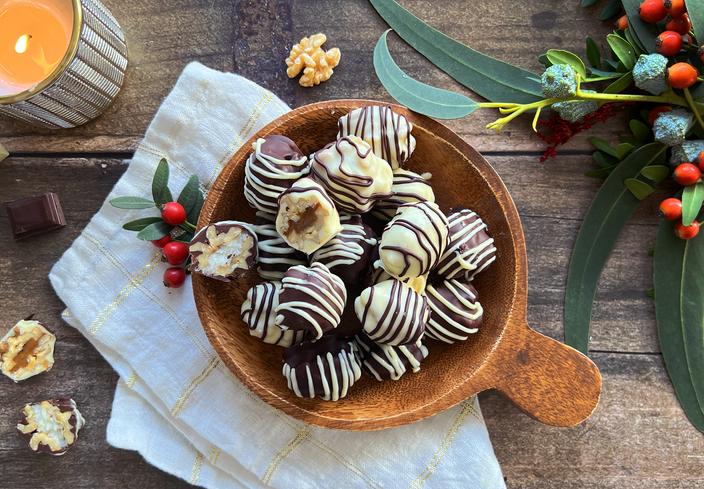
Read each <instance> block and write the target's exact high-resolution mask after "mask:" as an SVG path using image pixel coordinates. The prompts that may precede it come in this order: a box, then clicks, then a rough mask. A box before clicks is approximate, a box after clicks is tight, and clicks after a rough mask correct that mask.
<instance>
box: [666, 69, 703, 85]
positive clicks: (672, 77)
mask: <svg viewBox="0 0 704 489" xmlns="http://www.w3.org/2000/svg"><path fill="white" fill-rule="evenodd" d="M698 76H699V72H698V71H697V69H696V68H695V67H694V66H692V65H690V64H689V63H675V64H674V65H672V66H670V67H669V68H668V69H667V83H669V84H670V86H671V87H672V88H689V87H691V86H692V85H694V84H695V83H697V77H698Z"/></svg>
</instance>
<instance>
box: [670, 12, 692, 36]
mask: <svg viewBox="0 0 704 489" xmlns="http://www.w3.org/2000/svg"><path fill="white" fill-rule="evenodd" d="M665 29H667V30H668V31H675V32H678V33H680V34H682V35H685V34H687V33H689V31H690V30H692V21H691V20H689V15H687V14H684V15H682V16H681V17H670V18H669V19H668V21H667V24H665Z"/></svg>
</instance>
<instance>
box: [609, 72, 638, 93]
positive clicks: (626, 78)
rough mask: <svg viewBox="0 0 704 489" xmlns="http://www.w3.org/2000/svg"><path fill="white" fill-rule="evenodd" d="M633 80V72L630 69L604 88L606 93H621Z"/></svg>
mask: <svg viewBox="0 0 704 489" xmlns="http://www.w3.org/2000/svg"><path fill="white" fill-rule="evenodd" d="M632 82H633V72H631V71H629V72H628V73H626V74H624V75H623V76H622V77H621V78H619V79H618V80H616V81H615V82H613V83H611V85H609V86H608V87H606V88H605V89H604V93H621V92H623V91H624V90H625V89H627V88H628V87H629V86H630V85H631V83H632Z"/></svg>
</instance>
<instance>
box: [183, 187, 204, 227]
mask: <svg viewBox="0 0 704 489" xmlns="http://www.w3.org/2000/svg"><path fill="white" fill-rule="evenodd" d="M202 208H203V194H202V193H201V192H198V193H197V194H196V200H195V202H193V206H192V207H191V208H190V210H188V211H187V212H186V219H188V222H190V223H191V224H197V223H198V217H199V216H200V210H201V209H202Z"/></svg>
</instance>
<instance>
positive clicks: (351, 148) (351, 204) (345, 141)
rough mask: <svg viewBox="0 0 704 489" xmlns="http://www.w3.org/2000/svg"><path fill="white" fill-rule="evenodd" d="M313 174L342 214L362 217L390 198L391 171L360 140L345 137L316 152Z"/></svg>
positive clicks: (312, 164) (355, 137) (312, 165)
mask: <svg viewBox="0 0 704 489" xmlns="http://www.w3.org/2000/svg"><path fill="white" fill-rule="evenodd" d="M310 171H311V176H312V177H313V178H314V179H315V180H316V181H317V182H320V184H321V185H323V187H325V190H327V192H328V195H329V196H330V198H331V199H332V200H333V201H334V202H335V205H336V206H337V208H338V209H340V211H341V212H347V213H350V214H363V213H365V212H369V209H371V208H372V206H373V205H374V204H375V203H376V202H377V201H379V200H382V199H386V198H388V197H390V196H391V184H392V182H393V171H392V170H391V167H390V166H389V164H388V163H387V162H386V161H384V160H382V159H381V158H379V157H378V156H377V155H375V154H374V153H372V148H371V147H370V146H369V145H368V144H367V143H365V142H364V141H362V140H361V139H360V138H358V137H357V136H344V137H342V138H340V139H338V140H337V141H335V142H334V143H330V144H328V145H327V146H325V147H324V148H323V149H321V150H319V151H316V152H315V154H313V161H312V163H311V169H310Z"/></svg>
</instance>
